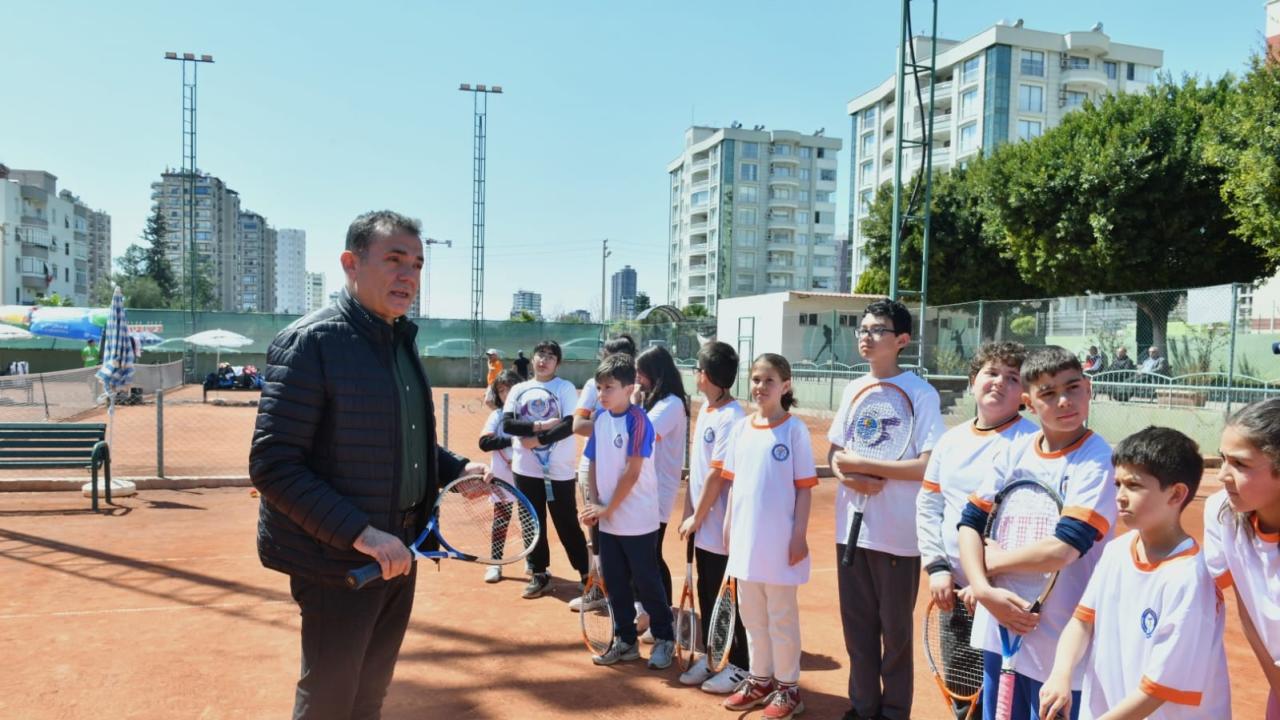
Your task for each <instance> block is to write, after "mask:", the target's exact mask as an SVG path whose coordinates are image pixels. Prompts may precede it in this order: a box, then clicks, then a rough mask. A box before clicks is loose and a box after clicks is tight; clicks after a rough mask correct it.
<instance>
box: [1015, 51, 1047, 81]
mask: <svg viewBox="0 0 1280 720" xmlns="http://www.w3.org/2000/svg"><path fill="white" fill-rule="evenodd" d="M1019 56H1020V59H1021V61H1022V68H1021V69H1022V74H1023V75H1031V76H1033V77H1044V53H1043V52H1041V51H1039V50H1023V51H1022V52H1021V53H1019Z"/></svg>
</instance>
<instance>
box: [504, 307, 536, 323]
mask: <svg viewBox="0 0 1280 720" xmlns="http://www.w3.org/2000/svg"><path fill="white" fill-rule="evenodd" d="M511 322H518V323H531V322H538V316H537V315H534V314H533V313H531V312H529V311H528V310H521V311H520V312H518V313H516V314H515V315H512V316H511Z"/></svg>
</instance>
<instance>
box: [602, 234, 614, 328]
mask: <svg viewBox="0 0 1280 720" xmlns="http://www.w3.org/2000/svg"><path fill="white" fill-rule="evenodd" d="M612 254H613V253H611V252H609V238H605V239H604V240H603V241H602V242H601V244H600V325H601V327H602V331H603V326H604V324H605V322H606V320H605V314H604V303H605V294H604V266H605V265H604V261H605V260H607V259H609V256H610V255H612Z"/></svg>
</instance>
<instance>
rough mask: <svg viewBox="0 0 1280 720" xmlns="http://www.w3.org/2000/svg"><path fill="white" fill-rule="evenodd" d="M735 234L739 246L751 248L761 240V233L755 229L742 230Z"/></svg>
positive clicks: (736, 231)
mask: <svg viewBox="0 0 1280 720" xmlns="http://www.w3.org/2000/svg"><path fill="white" fill-rule="evenodd" d="M733 232H734V235H733V236H734V238H735V239H736V240H737V244H738V245H746V246H748V247H750V246H752V245H755V244H756V243H757V242H758V241H759V240H760V233H758V232H756V229H755V228H740V229H737V230H734V231H733Z"/></svg>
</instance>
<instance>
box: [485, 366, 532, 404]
mask: <svg viewBox="0 0 1280 720" xmlns="http://www.w3.org/2000/svg"><path fill="white" fill-rule="evenodd" d="M522 382H524V379H523V378H521V377H520V373H518V372H516V371H515V370H503V371H502V372H500V373H498V374H497V375H495V376H494V377H493V382H491V383H489V387H488V388H486V389H485V391H484V404H485V405H488V406H490V407H500V406H501V403H499V402H498V388H500V387H506V388H507V390H511V388H513V387H515V386H517V385H519V384H520V383H522Z"/></svg>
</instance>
